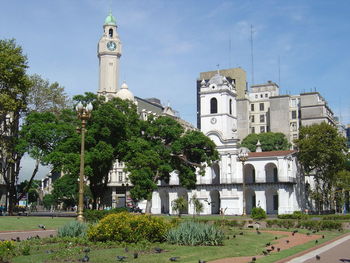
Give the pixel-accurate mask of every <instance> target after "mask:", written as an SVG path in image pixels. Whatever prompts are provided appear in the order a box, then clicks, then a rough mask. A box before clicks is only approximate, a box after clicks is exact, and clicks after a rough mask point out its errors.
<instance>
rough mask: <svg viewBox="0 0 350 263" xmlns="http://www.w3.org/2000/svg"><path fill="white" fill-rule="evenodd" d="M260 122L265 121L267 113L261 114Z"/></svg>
mask: <svg viewBox="0 0 350 263" xmlns="http://www.w3.org/2000/svg"><path fill="white" fill-rule="evenodd" d="M260 122H261V123H264V122H265V115H264V114H260Z"/></svg>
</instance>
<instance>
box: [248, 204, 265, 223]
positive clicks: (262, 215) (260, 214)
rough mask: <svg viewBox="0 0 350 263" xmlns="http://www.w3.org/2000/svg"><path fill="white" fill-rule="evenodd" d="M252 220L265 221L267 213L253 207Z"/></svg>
mask: <svg viewBox="0 0 350 263" xmlns="http://www.w3.org/2000/svg"><path fill="white" fill-rule="evenodd" d="M251 218H253V219H255V220H260V219H265V218H266V212H265V210H264V209H262V208H261V207H253V209H252V214H251Z"/></svg>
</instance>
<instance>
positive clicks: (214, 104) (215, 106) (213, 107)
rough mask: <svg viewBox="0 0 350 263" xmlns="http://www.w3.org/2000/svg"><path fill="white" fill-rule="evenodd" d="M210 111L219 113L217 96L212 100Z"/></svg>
mask: <svg viewBox="0 0 350 263" xmlns="http://www.w3.org/2000/svg"><path fill="white" fill-rule="evenodd" d="M210 113H218V101H217V99H216V98H212V99H211V100H210Z"/></svg>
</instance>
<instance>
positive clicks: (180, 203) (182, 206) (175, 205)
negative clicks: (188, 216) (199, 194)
mask: <svg viewBox="0 0 350 263" xmlns="http://www.w3.org/2000/svg"><path fill="white" fill-rule="evenodd" d="M187 206H188V203H187V200H186V199H185V198H184V197H183V196H180V197H179V198H177V199H175V200H173V201H172V203H171V207H172V209H173V210H174V211H175V212H177V213H178V215H179V217H181V213H182V212H183V211H185V210H186V209H187Z"/></svg>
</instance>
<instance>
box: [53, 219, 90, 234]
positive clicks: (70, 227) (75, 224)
mask: <svg viewBox="0 0 350 263" xmlns="http://www.w3.org/2000/svg"><path fill="white" fill-rule="evenodd" d="M87 228H88V226H87V224H86V223H82V222H79V221H71V222H69V223H67V224H65V225H64V226H62V227H61V228H59V229H58V231H57V235H58V236H59V237H85V236H86V231H87Z"/></svg>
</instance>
